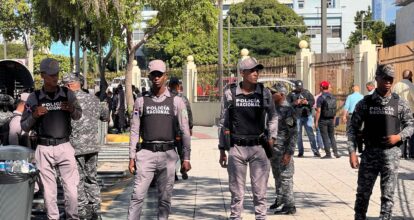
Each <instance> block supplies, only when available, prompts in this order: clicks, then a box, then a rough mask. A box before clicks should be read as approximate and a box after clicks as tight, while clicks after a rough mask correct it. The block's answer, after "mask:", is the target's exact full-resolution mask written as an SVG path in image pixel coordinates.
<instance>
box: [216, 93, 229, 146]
mask: <svg viewBox="0 0 414 220" xmlns="http://www.w3.org/2000/svg"><path fill="white" fill-rule="evenodd" d="M228 98H231V91H230V89H226V90H224V93H223V97H222V98H221V111H220V121H219V127H218V137H219V145H218V148H219V150H221V151H222V152H223V153H224V151H225V149H226V140H225V136H224V130H225V129H229V128H230V127H229V125H228V118H229V105H230V101H231V100H229V99H228ZM228 147H230V146H228Z"/></svg>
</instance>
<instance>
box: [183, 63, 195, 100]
mask: <svg viewBox="0 0 414 220" xmlns="http://www.w3.org/2000/svg"><path fill="white" fill-rule="evenodd" d="M183 94H184V95H185V96H186V97H187V98H188V100H189V101H190V103H192V102H197V66H196V64H195V63H194V57H193V56H192V55H189V56H188V57H187V63H186V64H185V65H184V67H183Z"/></svg>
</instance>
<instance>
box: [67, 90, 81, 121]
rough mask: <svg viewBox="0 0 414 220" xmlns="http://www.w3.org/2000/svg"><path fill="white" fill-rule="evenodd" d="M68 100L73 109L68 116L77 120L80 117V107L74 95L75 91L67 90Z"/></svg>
mask: <svg viewBox="0 0 414 220" xmlns="http://www.w3.org/2000/svg"><path fill="white" fill-rule="evenodd" d="M68 102H69V103H70V104H71V105H72V106H73V111H72V112H71V113H70V117H71V118H72V119H73V120H79V119H80V118H81V117H82V108H81V106H80V104H79V102H78V99H77V98H76V96H75V93H73V92H72V91H70V90H69V91H68Z"/></svg>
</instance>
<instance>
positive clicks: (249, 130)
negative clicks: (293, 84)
mask: <svg viewBox="0 0 414 220" xmlns="http://www.w3.org/2000/svg"><path fill="white" fill-rule="evenodd" d="M257 86H261V89H262V94H258V93H255V92H254V93H251V94H248V95H245V94H239V95H236V87H237V86H236V84H233V85H231V87H230V91H231V93H232V98H233V101H232V103H233V104H231V106H230V109H229V110H230V112H229V113H230V114H229V117H230V123H231V124H230V126H231V128H230V130H231V134H232V135H233V136H234V137H235V138H245V139H249V138H255V137H256V138H257V137H258V136H259V135H261V134H262V133H263V132H264V131H265V116H266V111H265V107H264V106H265V103H264V99H263V95H264V94H263V85H262V84H257Z"/></svg>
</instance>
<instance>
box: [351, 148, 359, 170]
mask: <svg viewBox="0 0 414 220" xmlns="http://www.w3.org/2000/svg"><path fill="white" fill-rule="evenodd" d="M349 164H350V165H351V167H352V169H358V168H359V161H358V157H357V155H356V153H355V152H352V153H351V155H349Z"/></svg>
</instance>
